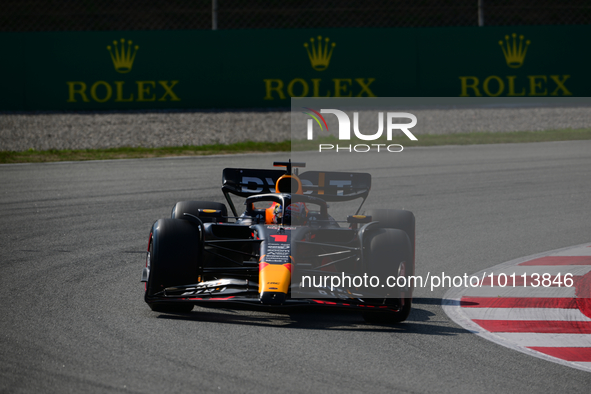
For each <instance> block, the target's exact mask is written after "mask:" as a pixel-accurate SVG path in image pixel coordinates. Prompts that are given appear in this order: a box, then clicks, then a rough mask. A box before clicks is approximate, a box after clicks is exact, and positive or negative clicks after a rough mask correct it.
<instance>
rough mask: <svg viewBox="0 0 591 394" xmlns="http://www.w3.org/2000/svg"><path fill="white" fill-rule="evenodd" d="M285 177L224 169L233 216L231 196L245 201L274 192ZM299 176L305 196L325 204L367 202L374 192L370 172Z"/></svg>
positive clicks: (282, 172) (268, 172)
mask: <svg viewBox="0 0 591 394" xmlns="http://www.w3.org/2000/svg"><path fill="white" fill-rule="evenodd" d="M285 174H287V171H286V170H260V169H248V168H225V169H224V171H223V173H222V191H223V193H224V196H225V197H226V200H227V201H228V203H229V205H230V208H231V209H232V212H233V213H234V215H236V216H238V214H237V212H236V209H235V207H234V204H233V203H232V200H231V198H230V196H229V194H234V195H237V196H240V197H245V198H246V197H250V196H253V195H256V194H264V193H275V192H276V191H275V184H276V182H277V180H278V179H279V177H281V176H282V175H285ZM298 177H299V178H300V180H301V182H302V189H303V192H304V194H307V195H311V196H314V197H318V198H321V199H323V200H325V201H335V202H336V201H349V200H354V199H357V198H362V199H363V202H365V199H366V198H367V196H368V195H369V190H370V189H371V175H370V174H368V173H360V172H322V171H306V172H304V173H302V174H299V175H298ZM363 202H362V203H361V205H363ZM359 209H361V206H360V207H359Z"/></svg>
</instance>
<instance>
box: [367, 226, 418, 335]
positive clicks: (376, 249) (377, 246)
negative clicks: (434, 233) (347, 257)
mask: <svg viewBox="0 0 591 394" xmlns="http://www.w3.org/2000/svg"><path fill="white" fill-rule="evenodd" d="M364 244H365V256H364V259H365V261H366V262H367V265H366V267H367V270H368V271H369V272H368V275H369V276H373V275H375V276H378V277H379V278H380V282H381V283H384V281H385V278H387V277H388V276H390V275H392V276H404V277H406V278H408V276H409V274H410V272H409V271H410V270H409V268H410V266H411V264H412V259H413V253H412V248H411V243H410V239H409V237H408V235H407V233H406V232H405V231H402V230H399V229H390V228H379V229H377V230H374V231H373V232H372V233H370V234H369V235H368V238H367V239H366V240H364ZM398 292H399V294H396V295H393V294H389V295H388V298H382V299H369V300H368V302H369V303H371V304H373V305H386V306H389V307H392V308H394V307H400V309H399V310H398V311H391V310H388V311H379V310H371V311H369V310H367V311H364V312H363V318H364V319H365V321H366V322H368V323H388V324H392V323H400V322H402V321H404V320H406V319H407V318H408V316H409V314H410V310H411V305H412V296H411V290H410V288H406V289H400V290H398Z"/></svg>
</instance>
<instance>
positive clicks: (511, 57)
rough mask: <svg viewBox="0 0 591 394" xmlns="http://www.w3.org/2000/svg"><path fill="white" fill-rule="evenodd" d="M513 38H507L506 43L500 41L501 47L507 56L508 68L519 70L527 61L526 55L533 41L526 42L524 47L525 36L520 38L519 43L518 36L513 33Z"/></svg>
mask: <svg viewBox="0 0 591 394" xmlns="http://www.w3.org/2000/svg"><path fill="white" fill-rule="evenodd" d="M511 36H512V37H513V40H511V39H509V36H505V42H503V40H501V41H499V45H500V46H501V49H502V50H503V55H505V61H506V62H507V66H509V67H511V68H519V67H521V66H523V61H524V60H525V55H526V53H527V47H528V46H529V44H530V43H531V41H530V40H527V41H525V45H524V41H523V40H524V38H525V37H523V35H521V36H519V42H518V41H517V34H515V33H513V34H512V35H511Z"/></svg>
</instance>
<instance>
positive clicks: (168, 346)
mask: <svg viewBox="0 0 591 394" xmlns="http://www.w3.org/2000/svg"><path fill="white" fill-rule="evenodd" d="M375 157H377V158H376V159H372V160H357V161H356V162H354V161H351V162H350V163H349V167H347V168H343V170H351V171H369V172H371V173H372V175H373V180H374V184H373V188H372V192H371V194H370V197H369V199H368V201H367V203H366V206H367V207H368V208H372V207H373V208H377V207H392V208H401V207H404V208H405V209H408V210H411V211H413V212H414V213H415V215H416V217H417V274H419V275H426V274H427V272H429V271H430V272H431V274H432V275H433V274H436V273H441V272H445V274H447V275H463V274H464V273H467V274H471V273H474V272H477V271H479V270H483V269H485V268H487V267H491V266H493V265H496V264H499V263H502V262H504V261H509V260H511V259H515V258H518V257H521V256H526V255H530V254H534V253H540V252H544V251H546V250H551V249H557V248H561V247H567V246H571V245H576V244H581V243H584V242H588V241H589V238H590V237H591V232H590V231H589V227H590V221H589V212H590V211H591V198H589V196H590V195H591V181H590V179H591V178H590V177H589V174H590V168H591V141H584V142H582V141H572V142H555V143H531V144H512V145H480V146H461V147H458V146H445V147H432V148H415V149H407V150H405V151H404V152H402V153H397V154H384V155H380V156H375ZM284 158H285V155H283V154H268V155H240V156H224V157H219V156H218V157H194V158H172V159H143V160H121V161H96V162H77V163H51V164H25V165H2V166H0V185H1V186H0V217H1V219H2V220H1V223H2V226H0V246H1V247H0V294H1V296H2V297H1V298H2V303H1V304H0V316H1V317H2V318H1V319H0V349H1V350H0V392H11V393H12V392H44V393H52V392H55V393H64V392H75V393H79V392H86V393H89V392H96V393H104V392H134V393H156V392H241V393H242V392H244V393H247V392H258V393H276V392H283V393H291V392H297V393H299V392H325V393H343V392H372V393H373V392H413V393H424V392H448V393H458V392H460V393H468V392H469V393H489V392H513V393H534V392H568V393H577V392H578V393H583V392H588V388H589V386H590V385H591V374H590V373H588V372H584V371H581V370H576V369H572V368H569V367H566V366H562V365H559V364H555V363H551V362H547V361H545V360H542V359H538V358H534V357H530V356H528V355H526V354H523V353H520V352H517V351H514V350H511V349H507V348H505V347H502V346H499V345H497V344H495V343H492V342H489V341H487V340H485V339H483V338H481V337H478V336H476V335H473V334H471V333H469V332H467V331H466V330H464V329H462V328H461V327H459V326H457V325H456V324H455V323H453V322H452V321H451V320H450V319H449V318H448V317H447V316H446V315H445V313H444V312H443V310H442V307H441V302H442V300H441V297H443V294H444V293H445V291H446V290H447V288H438V289H435V290H434V291H431V290H430V289H417V291H416V292H415V301H414V309H413V311H412V313H411V315H410V318H409V320H408V321H407V322H405V323H403V324H400V325H398V326H375V325H368V324H365V323H364V322H363V320H362V319H361V317H360V316H358V315H355V314H348V313H323V312H321V313H318V312H300V313H297V314H292V315H281V314H270V313H262V312H251V311H233V310H215V309H203V308H195V309H194V310H193V312H191V313H189V314H176V315H175V314H161V313H155V312H151V311H150V309H149V308H148V307H147V305H145V303H144V302H143V299H142V296H143V286H142V284H141V283H140V282H139V279H140V272H141V268H142V266H143V264H144V251H145V248H146V243H147V240H148V233H149V229H150V226H151V224H152V223H153V222H154V221H155V220H156V219H158V218H160V217H167V216H168V215H169V214H170V209H171V208H172V205H173V204H174V203H175V202H176V201H180V200H187V199H202V200H214V201H222V196H221V193H220V190H219V188H220V179H221V169H222V168H223V167H232V166H235V167H239V166H245V167H263V168H269V166H270V164H271V161H273V160H278V159H284ZM309 161H310V162H313V161H314V159H313V158H310V160H309ZM316 169H317V168H316Z"/></svg>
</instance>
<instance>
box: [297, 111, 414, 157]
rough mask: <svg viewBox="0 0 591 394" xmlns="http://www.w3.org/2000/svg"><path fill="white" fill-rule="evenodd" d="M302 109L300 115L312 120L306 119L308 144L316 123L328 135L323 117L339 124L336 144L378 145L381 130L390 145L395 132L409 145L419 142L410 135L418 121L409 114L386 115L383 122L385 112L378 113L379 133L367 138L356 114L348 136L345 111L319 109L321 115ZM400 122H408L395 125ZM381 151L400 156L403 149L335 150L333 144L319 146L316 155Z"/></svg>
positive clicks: (356, 148) (311, 138)
mask: <svg viewBox="0 0 591 394" xmlns="http://www.w3.org/2000/svg"><path fill="white" fill-rule="evenodd" d="M303 109H304V110H306V111H302V113H304V114H306V115H309V116H310V117H312V119H308V121H307V130H306V131H307V133H306V137H307V139H308V140H313V139H314V121H316V123H317V124H318V126H319V127H320V130H321V131H322V130H324V128H326V130H327V131H328V125H327V122H326V120H325V118H324V117H323V116H322V114H332V115H335V116H336V118H337V121H338V124H339V127H338V139H339V141H350V140H351V139H353V140H355V139H357V140H361V141H377V140H379V139H380V138H382V136H383V135H384V130H385V131H386V140H387V141H392V137H393V135H394V133H395V132H396V131H398V130H399V131H402V132H403V133H404V134H405V135H406V137H408V138H409V139H410V140H411V141H417V140H418V139H417V137H415V135H414V134H413V133H412V132H411V131H410V129H411V128H413V127H414V126H416V124H417V117H416V116H415V115H413V114H411V113H408V112H386V121H385V122H384V112H378V114H377V115H378V130H377V131H376V132H372V133H370V134H365V133H363V132H362V131H361V130H360V126H359V123H360V121H359V112H353V133H351V119H350V118H349V115H347V114H346V113H345V112H344V111H341V110H338V109H320V111H316V110H314V109H312V108H309V107H304V108H303ZM399 119H408V120H410V122H407V123H398V122H399ZM384 123H385V127H384ZM323 125H324V127H323ZM394 146H395V147H396V149H395V150H393V149H392V147H394ZM380 147H386V149H387V150H388V151H389V152H401V151H402V149H403V147H402V145H399V144H391V145H386V144H371V146H370V145H367V144H358V145H354V146H352V145H348V146H346V147H344V148H343V147H339V145H336V146H335V145H334V144H319V151H320V152H322V151H323V150H333V149H336V151H337V152H339V150H346V151H349V152H353V151H354V152H369V151H370V150H371V149H372V148H374V149H377V151H378V152H379V151H380Z"/></svg>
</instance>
